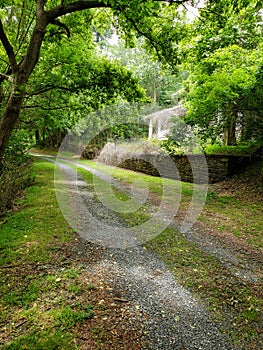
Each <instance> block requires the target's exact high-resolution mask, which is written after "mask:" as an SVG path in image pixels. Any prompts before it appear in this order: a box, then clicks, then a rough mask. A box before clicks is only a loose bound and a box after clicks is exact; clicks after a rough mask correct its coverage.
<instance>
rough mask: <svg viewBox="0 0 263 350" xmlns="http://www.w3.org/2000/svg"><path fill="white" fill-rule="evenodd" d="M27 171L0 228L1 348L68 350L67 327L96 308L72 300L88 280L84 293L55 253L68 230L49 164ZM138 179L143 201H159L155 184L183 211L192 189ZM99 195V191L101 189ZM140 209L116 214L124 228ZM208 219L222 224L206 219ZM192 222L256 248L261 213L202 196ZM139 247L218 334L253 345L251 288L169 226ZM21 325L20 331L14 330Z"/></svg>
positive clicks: (77, 270)
mask: <svg viewBox="0 0 263 350" xmlns="http://www.w3.org/2000/svg"><path fill="white" fill-rule="evenodd" d="M81 163H82V164H86V165H88V166H90V167H93V168H94V167H95V168H96V169H98V170H101V171H104V172H106V173H109V174H111V175H112V176H114V177H116V178H118V179H121V180H122V181H123V182H124V183H126V184H127V185H130V184H132V183H133V181H134V180H137V179H138V174H137V173H135V172H132V171H128V170H123V169H117V168H114V169H112V168H110V167H106V166H103V165H100V164H96V163H94V162H91V161H83V160H81ZM35 171H36V173H37V174H38V176H37V180H36V181H37V182H36V184H35V185H34V186H32V187H30V188H28V189H27V191H26V196H25V198H23V199H22V200H20V210H19V211H17V212H15V213H13V214H12V215H10V216H9V217H7V221H6V222H5V223H3V224H2V225H1V226H0V230H1V234H0V249H1V256H0V258H1V264H2V265H4V266H5V268H4V269H2V272H1V278H2V280H3V284H2V285H1V286H0V291H1V299H0V301H1V306H2V312H1V314H0V322H1V323H2V324H6V325H7V327H8V329H9V341H8V344H7V345H6V347H5V349H66V350H67V349H76V348H77V347H76V345H75V343H74V341H73V336H72V334H71V329H73V328H74V327H75V326H76V324H78V323H81V322H84V321H85V320H89V318H90V317H92V316H93V312H94V309H96V305H94V303H91V302H86V303H78V302H76V300H75V298H76V297H79V295H81V294H82V293H83V290H86V293H92V292H93V290H94V288H95V287H94V285H93V284H92V283H89V284H88V286H86V287H85V288H84V286H83V285H82V283H81V281H80V277H81V276H82V273H83V271H82V269H81V267H76V266H71V265H68V263H67V261H65V259H64V257H63V254H60V250H61V247H63V245H67V244H70V242H71V241H72V233H73V232H72V229H70V228H69V227H68V225H67V223H66V222H65V221H64V218H63V217H62V215H61V213H60V211H59V209H58V206H57V203H56V199H55V193H54V188H53V185H52V184H53V173H52V171H53V165H52V164H50V163H47V162H43V161H37V162H36V164H35ZM79 171H80V173H81V174H82V176H83V177H85V180H86V181H87V182H88V186H90V188H91V189H92V183H93V175H91V174H90V173H88V172H86V171H84V170H83V169H80V170H79ZM139 178H140V180H143V181H144V182H145V183H146V184H147V187H148V188H149V191H150V201H153V202H154V203H155V204H157V205H158V203H159V201H160V199H161V198H162V196H163V191H162V187H163V182H162V181H164V182H165V184H166V185H167V186H168V188H169V186H170V187H171V189H172V188H174V187H176V186H177V187H178V186H181V188H182V200H181V207H182V209H183V210H185V209H186V208H187V206H188V204H189V201H190V199H191V195H192V189H193V185H192V184H186V183H182V184H180V183H178V182H176V181H173V180H170V179H164V180H163V179H160V178H154V177H151V176H148V175H144V174H139ZM101 191H102V193H103V186H102V188H101ZM113 194H114V195H115V196H116V198H117V199H119V200H121V201H123V202H127V201H129V199H130V198H129V197H128V196H127V195H124V194H123V193H121V192H120V191H118V190H114V191H113ZM148 204H149V203H146V205H145V206H144V208H142V209H145V210H137V211H135V212H134V213H132V215H131V214H128V213H126V214H125V213H124V214H121V215H122V217H123V218H124V219H125V220H126V221H127V222H128V224H130V225H136V224H138V223H141V222H143V221H145V220H147V219H148V218H149V210H148V209H149V207H148ZM207 213H209V214H210V215H211V217H212V220H210V219H209V218H208V216H207ZM215 216H218V217H219V218H222V220H221V219H220V220H219V221H218V220H217V221H214V220H213V219H214V217H215ZM200 220H201V221H202V223H204V224H205V225H207V224H211V225H212V224H214V225H217V226H215V227H217V229H218V230H219V231H220V230H229V231H230V232H232V233H233V235H236V236H237V237H242V238H244V237H246V238H247V240H248V241H249V240H250V241H251V242H250V244H251V246H253V247H259V246H260V245H261V239H262V235H261V233H262V212H261V205H260V204H259V203H256V202H255V203H250V204H249V205H248V204H247V203H245V202H243V201H242V200H237V199H236V198H234V197H232V196H227V195H226V196H219V195H218V194H216V193H214V192H210V193H209V194H208V199H207V202H206V206H205V210H204V212H203V214H202V215H201V217H200ZM233 225H235V227H234V226H233ZM219 226H220V227H219ZM147 248H148V249H151V250H153V251H155V252H156V253H158V254H159V256H160V257H161V259H162V260H163V261H165V262H166V263H167V265H168V266H169V268H170V269H171V271H172V272H173V274H174V275H175V277H176V279H177V280H178V281H179V283H181V284H182V285H184V286H185V287H187V288H189V289H190V290H191V291H192V292H193V293H194V294H195V295H196V297H197V298H200V299H201V300H202V301H203V302H204V303H206V305H207V307H208V308H209V309H210V310H211V312H213V314H214V318H215V319H216V320H219V321H221V322H222V323H223V328H222V331H223V332H225V334H226V335H227V336H229V337H230V338H232V339H234V341H235V342H236V344H237V346H238V347H239V348H241V346H240V344H243V346H244V347H243V348H244V349H249V350H252V349H258V348H259V347H260V345H259V344H260V343H259V342H260V340H259V339H260V334H261V328H262V324H261V321H260V317H261V316H262V315H261V313H260V310H262V306H263V305H262V298H261V296H260V293H261V286H260V284H259V283H256V284H255V283H248V282H241V281H240V280H238V279H237V278H236V277H235V276H234V275H233V274H231V273H230V272H229V271H228V270H227V269H226V268H225V267H224V266H223V265H222V264H221V263H220V261H219V260H217V259H216V258H214V257H212V256H210V255H208V254H205V253H203V252H201V251H200V250H198V249H197V247H196V246H195V244H194V243H191V242H189V241H188V240H186V239H185V238H184V237H183V236H182V235H180V234H179V233H178V232H177V231H176V230H173V229H166V230H164V231H163V232H162V233H161V234H159V235H158V236H157V237H155V238H154V239H153V240H152V241H150V242H148V243H147ZM54 260H55V263H56V265H57V266H58V267H57V268H56V269H54V268H53V269H51V270H50V269H49V268H47V266H48V265H49V264H51V263H54ZM6 271H8V274H6ZM18 272H19V273H18ZM39 300H42V302H39ZM83 305H84V306H83ZM93 305H94V306H93ZM23 322H25V323H23ZM21 323H23V327H25V329H26V331H23V332H21V331H20V326H19V324H21ZM23 327H22V328H23ZM93 330H94V331H93V332H92V334H91V335H92V337H93V338H94V339H95V341H96V342H97V343H98V344H100V343H102V342H103V339H104V332H103V329H101V328H100V327H95V328H94V329H93ZM10 334H11V335H10ZM25 334H26V335H25Z"/></svg>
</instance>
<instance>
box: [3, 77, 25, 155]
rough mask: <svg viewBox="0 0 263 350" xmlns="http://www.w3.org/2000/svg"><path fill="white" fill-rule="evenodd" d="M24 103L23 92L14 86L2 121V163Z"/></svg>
mask: <svg viewBox="0 0 263 350" xmlns="http://www.w3.org/2000/svg"><path fill="white" fill-rule="evenodd" d="M22 102H23V91H22V90H21V85H20V86H19V88H18V87H17V86H16V84H14V86H13V89H12V92H11V94H10V96H9V100H8V102H7V104H6V107H5V110H4V112H3V114H2V118H1V120H0V162H1V160H2V159H3V156H4V153H5V149H6V147H7V144H8V140H9V138H10V135H11V132H12V130H13V129H14V127H15V124H16V122H17V120H18V117H19V113H20V109H21V106H22Z"/></svg>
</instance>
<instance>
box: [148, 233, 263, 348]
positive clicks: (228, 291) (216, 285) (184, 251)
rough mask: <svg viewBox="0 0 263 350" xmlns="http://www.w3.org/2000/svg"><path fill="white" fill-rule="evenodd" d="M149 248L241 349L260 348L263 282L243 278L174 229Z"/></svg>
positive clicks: (152, 243)
mask: <svg viewBox="0 0 263 350" xmlns="http://www.w3.org/2000/svg"><path fill="white" fill-rule="evenodd" d="M147 248H149V249H151V250H154V251H155V252H157V253H158V254H159V256H160V257H161V259H162V260H163V261H164V262H165V263H166V264H167V265H168V267H169V268H170V270H171V271H172V272H173V274H174V276H175V278H176V280H177V281H179V283H181V284H182V285H183V286H185V287H187V288H189V289H190V290H191V291H192V292H193V293H194V294H195V295H196V296H197V297H198V298H199V299H201V300H202V301H203V302H204V303H205V304H206V305H207V307H208V309H209V310H210V311H211V312H212V313H213V315H214V319H215V320H218V321H219V322H221V323H222V328H221V331H222V332H223V333H225V334H226V336H227V337H229V338H230V339H233V340H234V342H235V344H236V346H237V348H240V349H246V350H248V349H255V350H256V349H258V348H259V347H260V345H259V344H260V337H261V327H262V307H263V301H262V296H261V286H260V285H259V284H257V283H256V284H253V283H248V282H243V281H240V280H239V279H238V278H236V277H235V276H234V275H233V274H231V273H230V272H229V271H228V270H227V269H226V268H225V267H224V266H223V265H222V264H221V263H220V261H219V260H218V259H217V258H215V257H212V256H210V255H209V254H205V253H203V252H201V251H200V250H198V249H197V247H196V246H195V244H194V243H191V242H189V241H188V240H186V239H185V238H184V237H183V236H181V235H180V234H178V233H177V232H176V231H175V230H172V229H166V230H165V231H163V232H162V233H161V234H160V235H158V236H157V237H155V238H154V239H153V240H152V241H151V242H149V243H147Z"/></svg>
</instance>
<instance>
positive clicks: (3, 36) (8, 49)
mask: <svg viewBox="0 0 263 350" xmlns="http://www.w3.org/2000/svg"><path fill="white" fill-rule="evenodd" d="M0 40H1V42H2V44H3V46H4V49H5V52H6V54H7V56H8V58H9V62H10V64H11V67H12V70H13V71H14V70H15V69H16V68H17V62H16V57H15V53H14V49H13V47H12V45H11V44H10V41H9V40H8V38H7V36H6V33H5V31H4V27H3V23H2V21H1V20H0Z"/></svg>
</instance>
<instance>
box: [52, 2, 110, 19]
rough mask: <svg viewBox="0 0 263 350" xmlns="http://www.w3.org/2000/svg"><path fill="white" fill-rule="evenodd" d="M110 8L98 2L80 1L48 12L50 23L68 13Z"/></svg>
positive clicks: (62, 4) (59, 6)
mask: <svg viewBox="0 0 263 350" xmlns="http://www.w3.org/2000/svg"><path fill="white" fill-rule="evenodd" d="M103 7H110V6H109V5H106V4H104V3H103V2H101V1H98V0H80V1H76V2H73V3H71V4H67V5H64V2H63V1H62V3H61V4H60V5H58V6H56V7H54V8H52V9H50V10H49V11H47V12H46V14H47V17H48V20H49V23H50V22H51V21H53V20H54V19H56V18H58V17H60V16H63V15H66V14H67V13H72V12H76V11H81V10H87V9H92V8H103Z"/></svg>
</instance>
